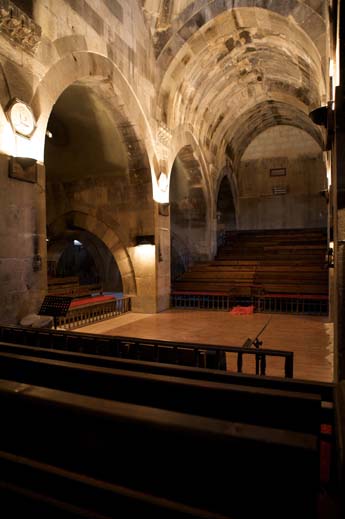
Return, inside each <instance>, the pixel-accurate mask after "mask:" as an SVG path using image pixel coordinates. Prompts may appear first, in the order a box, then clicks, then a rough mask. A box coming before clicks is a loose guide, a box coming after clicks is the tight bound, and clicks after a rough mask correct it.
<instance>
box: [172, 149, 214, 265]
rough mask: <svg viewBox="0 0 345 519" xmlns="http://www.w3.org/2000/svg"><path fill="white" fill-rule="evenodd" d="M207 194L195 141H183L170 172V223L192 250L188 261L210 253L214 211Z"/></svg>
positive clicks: (205, 257)
mask: <svg viewBox="0 0 345 519" xmlns="http://www.w3.org/2000/svg"><path fill="white" fill-rule="evenodd" d="M205 195H206V193H205V187H204V179H203V175H202V171H201V167H200V163H199V161H198V159H197V157H196V156H195V154H194V150H193V147H192V145H191V144H184V146H183V147H182V148H181V149H180V150H179V151H178V154H177V155H176V157H175V161H174V163H173V165H172V170H171V175H170V225H171V233H172V237H174V236H175V237H176V236H178V237H179V241H180V242H181V243H184V248H187V249H188V251H189V258H188V263H189V264H190V263H192V262H195V261H200V260H203V259H207V258H208V256H209V245H210V224H209V222H210V215H211V214H212V213H211V208H210V197H208V196H205ZM175 241H176V240H175ZM173 247H174V244H172V248H173ZM172 270H173V269H172Z"/></svg>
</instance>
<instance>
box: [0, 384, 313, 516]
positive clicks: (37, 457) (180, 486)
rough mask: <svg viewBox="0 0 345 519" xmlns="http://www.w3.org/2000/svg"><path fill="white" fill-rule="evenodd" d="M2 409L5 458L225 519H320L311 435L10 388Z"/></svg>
mask: <svg viewBox="0 0 345 519" xmlns="http://www.w3.org/2000/svg"><path fill="white" fill-rule="evenodd" d="M0 404H1V406H2V418H3V421H2V428H1V449H2V451H5V452H10V453H12V454H14V455H17V456H22V457H26V458H30V459H32V460H34V461H36V462H38V463H44V464H49V465H52V466H54V467H57V468H59V469H61V470H66V471H72V472H75V473H78V474H83V475H85V476H86V477H90V478H95V479H96V480H102V481H104V482H107V483H110V484H113V485H123V486H125V487H130V488H131V489H133V490H135V491H137V492H143V493H145V494H149V495H151V496H155V497H157V498H158V497H159V498H164V499H169V500H172V501H176V502H178V503H180V504H183V505H187V506H192V507H198V508H201V509H206V510H208V511H209V512H214V513H218V514H223V515H225V516H227V517H232V516H233V517H235V518H237V519H247V518H248V517H251V516H254V514H257V513H259V514H260V515H264V516H265V517H266V518H269V519H273V518H276V517H277V511H279V517H280V518H281V519H288V518H289V519H291V517H295V516H296V511H297V513H298V515H299V516H300V517H303V519H312V518H315V517H316V500H317V494H318V490H319V474H318V473H319V469H318V465H319V458H318V441H317V438H316V437H315V436H313V435H310V434H302V433H296V432H291V431H283V430H277V429H271V428H267V427H259V426H253V425H247V424H240V423H233V422H224V421H223V420H216V419H211V418H203V417H200V416H192V415H188V414H185V413H176V412H172V411H167V410H162V409H155V408H152V407H145V406H137V405H134V404H128V403H126V404H124V403H121V402H115V401H108V400H102V399H98V398H93V397H89V396H84V395H75V394H71V393H67V392H61V391H56V390H51V389H47V388H43V387H37V386H36V387H35V386H28V385H23V384H18V383H17V382H11V381H2V382H0ZM23 427H24V431H25V432H24V431H23ZM1 479H2V481H5V482H6V473H3V474H1ZM249 496H250V498H249ZM85 499H87V497H85ZM201 517H202V515H201Z"/></svg>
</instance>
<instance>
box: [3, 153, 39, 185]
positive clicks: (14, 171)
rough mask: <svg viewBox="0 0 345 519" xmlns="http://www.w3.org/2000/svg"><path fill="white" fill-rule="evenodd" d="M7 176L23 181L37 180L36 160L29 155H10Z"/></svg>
mask: <svg viewBox="0 0 345 519" xmlns="http://www.w3.org/2000/svg"><path fill="white" fill-rule="evenodd" d="M8 176H9V177H11V178H15V179H17V180H23V181H24V182H33V183H34V182H37V160H36V159H31V158H29V157H11V159H10V162H9V169H8Z"/></svg>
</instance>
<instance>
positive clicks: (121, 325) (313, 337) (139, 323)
mask: <svg viewBox="0 0 345 519" xmlns="http://www.w3.org/2000/svg"><path fill="white" fill-rule="evenodd" d="M268 320H269V323H268V325H267V327H266V328H265V330H264V331H263V333H262V335H261V336H260V339H261V340H262V341H263V344H262V347H263V348H271V349H280V350H286V351H293V352H294V378H299V379H307V380H317V381H323V382H331V381H332V380H333V325H332V323H330V322H328V319H327V318H326V317H319V316H306V315H284V314H263V313H257V314H252V315H246V316H245V315H239V316H234V315H231V314H229V313H228V312H216V311H213V312H212V311H197V310H187V311H183V310H168V311H165V312H161V313H158V314H135V313H132V312H130V313H128V314H125V315H123V316H120V317H117V318H115V319H109V320H107V321H103V322H100V323H96V324H93V325H90V326H86V327H83V328H79V329H78V330H77V331H80V332H88V333H96V334H97V333H100V334H106V335H121V336H126V337H141V338H149V339H150V338H151V339H152V338H157V339H163V340H176V341H186V342H196V343H204V344H217V345H225V346H226V345H229V346H242V344H243V343H244V341H245V340H246V339H247V338H248V337H250V338H252V339H253V338H254V337H256V335H257V334H258V333H259V332H260V330H261V329H262V328H263V326H264V325H265V324H266V323H267V321H268ZM227 369H228V370H236V357H235V356H234V355H231V354H230V355H227ZM244 371H245V372H248V373H254V364H253V362H251V361H245V362H244ZM267 374H268V375H272V376H283V361H282V360H280V359H278V360H276V359H273V360H272V361H271V360H269V361H268V363H267Z"/></svg>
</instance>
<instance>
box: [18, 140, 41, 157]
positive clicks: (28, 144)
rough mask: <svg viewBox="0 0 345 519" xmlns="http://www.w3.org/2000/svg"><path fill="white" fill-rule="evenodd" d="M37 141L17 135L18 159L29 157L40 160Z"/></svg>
mask: <svg viewBox="0 0 345 519" xmlns="http://www.w3.org/2000/svg"><path fill="white" fill-rule="evenodd" d="M36 143H37V141H36V140H35V139H33V138H32V139H28V138H27V137H22V136H21V135H16V152H15V156H16V157H27V158H30V159H36V160H37V159H38V158H39V157H38V155H39V153H38V149H37V148H38V147H37V145H36Z"/></svg>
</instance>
